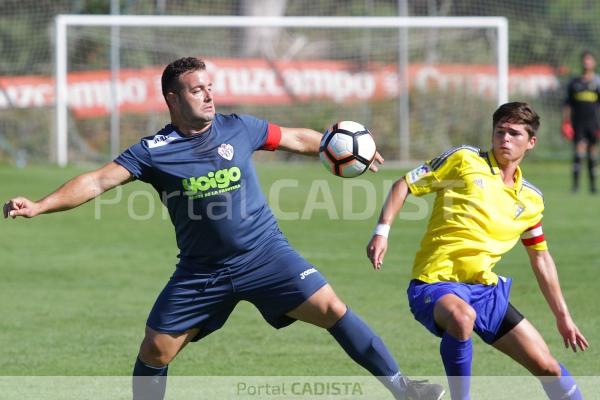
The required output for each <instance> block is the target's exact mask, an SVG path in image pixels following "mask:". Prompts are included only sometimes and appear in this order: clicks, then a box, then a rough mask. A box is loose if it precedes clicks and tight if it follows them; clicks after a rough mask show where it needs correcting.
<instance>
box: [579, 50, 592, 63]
mask: <svg viewBox="0 0 600 400" xmlns="http://www.w3.org/2000/svg"><path fill="white" fill-rule="evenodd" d="M587 56H590V57H593V58H596V57H594V53H592V52H591V51H589V50H584V51H582V52H581V54H580V55H579V59H580V60H581V61H583V59H584V58H585V57H587Z"/></svg>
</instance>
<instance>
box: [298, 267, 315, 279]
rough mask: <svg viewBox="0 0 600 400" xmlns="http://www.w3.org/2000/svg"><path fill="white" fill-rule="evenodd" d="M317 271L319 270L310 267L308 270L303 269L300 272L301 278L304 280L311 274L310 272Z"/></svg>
mask: <svg viewBox="0 0 600 400" xmlns="http://www.w3.org/2000/svg"><path fill="white" fill-rule="evenodd" d="M315 272H317V270H316V269H314V268H309V269H307V270H306V271H303V272H301V273H300V279H302V280H304V279H306V277H307V276H309V275H310V274H314V273H315Z"/></svg>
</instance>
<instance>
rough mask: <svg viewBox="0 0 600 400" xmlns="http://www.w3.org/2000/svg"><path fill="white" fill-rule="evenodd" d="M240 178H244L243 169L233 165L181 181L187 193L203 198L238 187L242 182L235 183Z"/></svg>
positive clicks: (193, 196) (190, 195)
mask: <svg viewBox="0 0 600 400" xmlns="http://www.w3.org/2000/svg"><path fill="white" fill-rule="evenodd" d="M240 179H242V171H240V169H239V168H238V167H231V168H229V169H227V168H224V169H220V170H218V171H214V172H209V173H208V174H206V175H205V176H198V177H195V178H194V177H191V178H186V179H183V180H182V181H181V182H182V184H183V188H184V189H185V194H186V195H188V196H189V197H192V198H201V197H208V196H214V195H217V194H220V193H224V192H228V191H230V190H234V189H238V188H239V187H240V184H239V183H238V184H235V185H234V184H233V183H235V182H238V181H239V180H240Z"/></svg>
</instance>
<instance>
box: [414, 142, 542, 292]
mask: <svg viewBox="0 0 600 400" xmlns="http://www.w3.org/2000/svg"><path fill="white" fill-rule="evenodd" d="M405 179H406V182H407V183H408V187H409V189H410V192H411V193H412V194H413V195H416V196H421V195H425V194H427V193H431V192H435V193H436V198H435V201H434V204H433V210H432V213H431V217H430V220H429V225H428V227H427V231H426V233H425V236H424V237H423V240H422V241H421V247H420V249H419V251H418V252H417V254H416V256H415V261H414V264H413V270H412V277H413V279H419V280H421V281H424V282H428V283H433V282H465V283H481V284H486V285H495V284H496V283H497V282H498V275H496V274H495V273H494V272H492V268H493V267H494V265H496V263H497V262H498V261H499V260H500V258H501V257H502V255H503V254H504V253H506V252H507V251H509V250H510V249H511V248H513V247H514V245H515V244H516V242H517V241H518V240H519V237H521V240H522V242H523V244H524V245H526V246H529V247H531V248H533V249H535V250H547V249H548V246H547V244H546V241H545V239H544V234H543V232H542V227H541V219H542V212H543V210H544V201H543V196H542V192H541V191H540V190H539V189H537V188H536V187H535V186H533V185H532V184H530V183H529V182H527V181H526V180H525V179H523V176H522V174H521V169H520V168H517V170H516V173H515V179H514V182H515V183H514V185H513V186H512V187H509V186H507V185H505V184H504V182H503V180H502V177H501V173H500V169H499V167H498V164H497V162H496V160H495V158H494V155H493V153H492V152H484V151H481V150H479V149H477V148H475V147H471V146H459V147H455V148H452V149H450V150H448V151H446V152H445V153H443V154H442V155H440V156H439V157H436V158H434V159H432V160H430V161H427V162H426V163H424V164H422V165H420V166H419V167H417V168H416V169H414V170H412V171H409V172H408V173H407V174H406V177H405Z"/></svg>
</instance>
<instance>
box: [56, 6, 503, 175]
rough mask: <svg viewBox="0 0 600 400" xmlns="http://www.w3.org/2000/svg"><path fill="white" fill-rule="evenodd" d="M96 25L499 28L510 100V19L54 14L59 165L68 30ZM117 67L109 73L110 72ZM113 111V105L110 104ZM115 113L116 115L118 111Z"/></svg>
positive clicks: (499, 56)
mask: <svg viewBox="0 0 600 400" xmlns="http://www.w3.org/2000/svg"><path fill="white" fill-rule="evenodd" d="M70 26H95V27H203V28H206V27H219V28H248V27H250V28H251V27H273V28H280V27H285V28H319V29H328V28H331V29H336V28H352V29H361V28H364V29H367V28H368V29H390V28H398V29H400V28H467V29H468V28H474V29H481V28H488V29H490V28H491V29H495V30H496V32H497V35H496V37H497V42H496V49H495V50H496V68H497V74H498V75H497V77H498V79H497V91H496V96H497V98H496V100H497V103H498V104H502V103H505V102H506V101H507V100H508V85H509V83H508V21H507V19H506V18H504V17H245V16H231V17H229V16H138V15H127V16H126V15H58V16H56V18H55V56H56V60H55V61H56V76H55V78H56V82H55V85H56V100H55V101H56V103H55V105H56V121H55V143H56V160H57V163H58V165H60V166H65V165H67V163H68V161H69V160H68V141H67V137H68V133H67V131H68V105H69V99H68V87H67V69H68V62H67V60H68V54H67V28H68V27H70ZM114 72H115V71H113V73H114ZM111 107H115V108H113V110H112V111H113V112H116V107H117V106H116V105H114V104H113V105H111ZM117 115H118V114H117ZM399 135H400V136H399V143H400V149H401V154H400V159H406V156H407V155H408V150H409V145H410V140H409V137H408V132H406V131H403V130H402V129H400V132H399Z"/></svg>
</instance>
